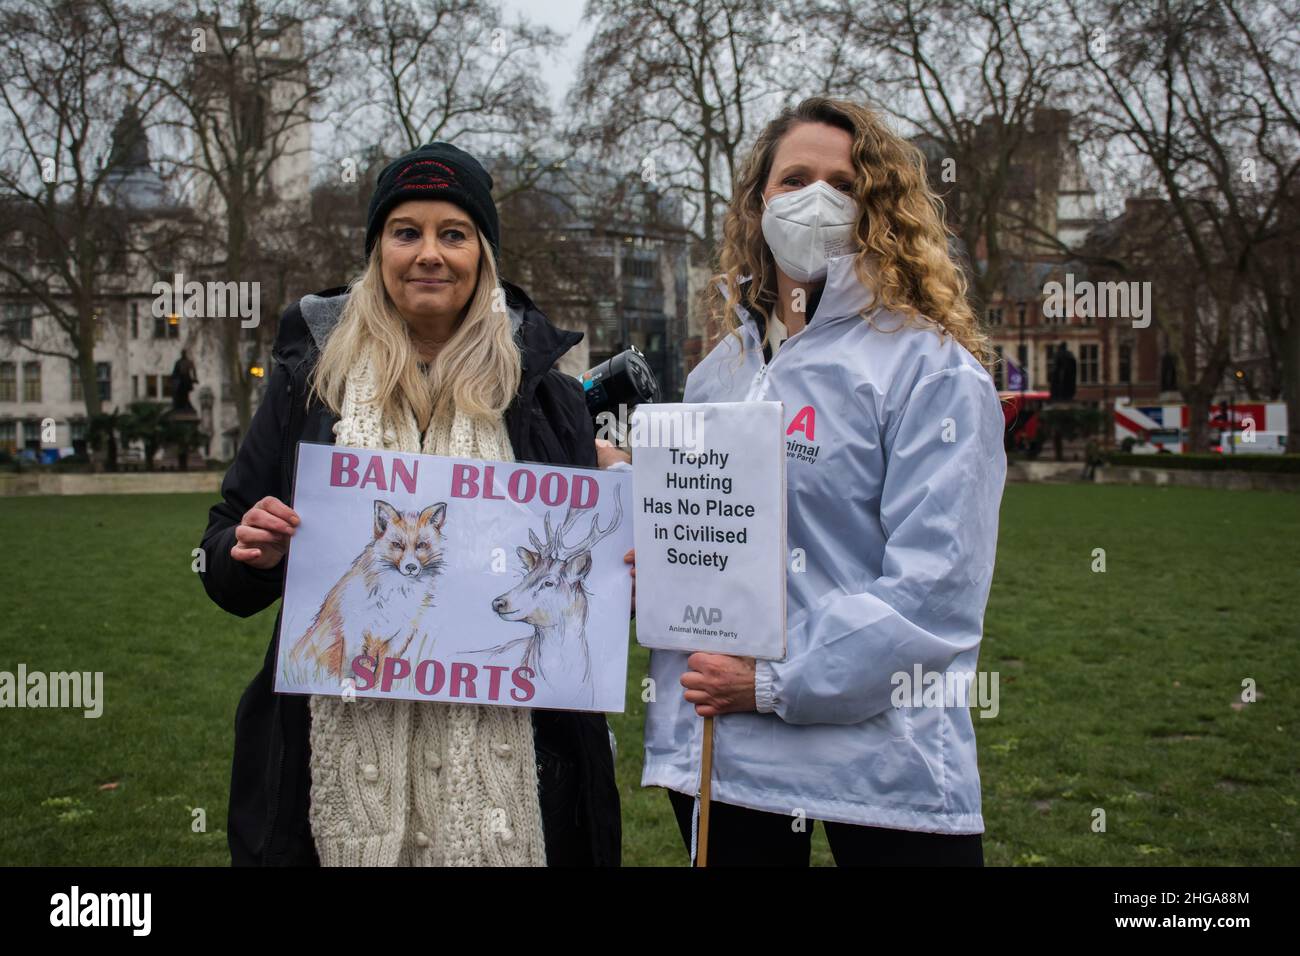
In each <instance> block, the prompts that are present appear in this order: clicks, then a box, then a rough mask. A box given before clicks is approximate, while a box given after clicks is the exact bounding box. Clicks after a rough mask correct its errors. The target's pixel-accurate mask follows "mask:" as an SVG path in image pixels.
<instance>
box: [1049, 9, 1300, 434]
mask: <svg viewBox="0 0 1300 956" xmlns="http://www.w3.org/2000/svg"><path fill="white" fill-rule="evenodd" d="M1067 6H1068V8H1069V11H1070V16H1071V18H1072V20H1073V22H1074V25H1075V34H1076V37H1077V38H1078V40H1079V43H1080V44H1081V46H1082V49H1083V50H1084V53H1085V57H1084V59H1085V62H1086V69H1085V70H1084V71H1083V73H1082V76H1081V82H1083V83H1084V84H1085V86H1084V93H1085V95H1087V96H1088V97H1089V101H1090V102H1091V104H1092V109H1091V113H1092V115H1093V117H1094V127H1095V129H1096V130H1097V132H1098V133H1099V134H1100V135H1104V136H1106V137H1108V138H1109V139H1111V140H1112V141H1114V142H1115V143H1116V144H1117V147H1118V148H1122V149H1126V150H1127V151H1128V152H1129V154H1130V155H1132V156H1133V157H1134V159H1135V161H1137V162H1139V163H1141V164H1142V165H1143V168H1145V169H1146V170H1147V171H1148V173H1149V176H1150V183H1151V186H1152V188H1153V189H1155V190H1156V191H1157V192H1158V195H1159V196H1160V197H1161V198H1162V199H1163V201H1164V203H1165V204H1167V208H1168V211H1169V223H1170V226H1171V227H1172V228H1176V229H1177V231H1178V235H1179V237H1180V239H1181V242H1182V243H1183V244H1184V245H1185V246H1186V248H1187V250H1188V253H1189V256H1190V261H1191V262H1192V263H1194V266H1195V271H1196V281H1197V282H1198V283H1200V284H1201V285H1202V287H1203V289H1204V291H1205V293H1206V296H1205V299H1204V300H1203V302H1204V304H1203V305H1198V307H1197V308H1195V309H1193V310H1192V312H1191V314H1188V313H1187V312H1186V311H1185V310H1184V311H1182V312H1173V311H1171V310H1157V320H1158V321H1161V322H1162V327H1163V329H1164V331H1165V332H1166V334H1167V335H1168V336H1169V338H1170V339H1171V341H1172V343H1173V354H1174V356H1175V360H1176V362H1177V364H1178V377H1179V384H1180V387H1181V390H1182V393H1183V396H1184V398H1185V400H1186V401H1187V403H1188V406H1189V409H1190V413H1191V415H1190V418H1191V445H1192V447H1193V448H1194V449H1196V450H1203V449H1205V448H1207V447H1208V444H1209V434H1208V417H1209V406H1210V403H1211V401H1212V400H1213V398H1214V395H1215V393H1216V392H1218V391H1219V390H1220V389H1221V388H1222V386H1223V380H1224V373H1225V371H1226V370H1227V369H1228V367H1229V363H1230V361H1231V358H1232V355H1231V351H1232V345H1233V342H1234V340H1235V339H1236V338H1238V335H1237V333H1238V326H1239V325H1240V323H1241V322H1242V321H1245V320H1248V318H1249V299H1250V297H1251V294H1252V285H1253V284H1254V283H1256V282H1258V281H1259V280H1260V279H1261V277H1262V278H1264V279H1265V281H1267V278H1268V277H1267V275H1266V274H1265V273H1266V272H1267V270H1264V269H1261V265H1262V263H1261V258H1260V257H1261V255H1263V254H1264V252H1265V250H1267V249H1268V248H1270V246H1271V245H1272V244H1274V243H1276V242H1278V241H1279V240H1282V241H1288V240H1289V241H1294V237H1295V235H1296V229H1297V223H1296V222H1295V220H1294V218H1293V217H1292V216H1289V215H1288V213H1289V212H1290V211H1291V210H1290V209H1289V208H1288V207H1289V205H1290V204H1289V203H1288V197H1292V196H1293V195H1294V192H1295V189H1296V176H1297V173H1298V172H1300V149H1297V147H1298V146H1300V135H1298V134H1300V128H1298V127H1297V125H1296V122H1295V120H1296V103H1295V86H1294V77H1295V74H1294V66H1293V64H1294V63H1295V53H1296V42H1295V38H1294V35H1293V34H1291V33H1290V32H1289V31H1292V30H1293V29H1294V26H1293V24H1291V23H1290V14H1289V13H1288V12H1287V11H1286V10H1285V9H1284V6H1285V5H1284V4H1277V3H1267V4H1259V5H1254V4H1252V5H1251V7H1250V8H1249V12H1248V11H1247V8H1246V7H1245V5H1242V4H1239V3H1234V2H1230V0H1194V2H1184V3H1175V2H1171V0H1158V2H1156V3H1149V2H1136V0H1097V2H1092V3H1088V2H1085V0H1067ZM1288 287H1289V289H1291V290H1294V283H1293V281H1292V282H1288ZM1270 294H1271V295H1272V296H1273V297H1274V299H1275V307H1274V310H1273V314H1274V315H1275V320H1274V321H1275V328H1276V330H1277V335H1278V339H1279V342H1284V343H1285V344H1284V348H1286V349H1289V357H1288V358H1287V360H1288V361H1289V362H1290V363H1291V366H1290V368H1292V369H1294V368H1295V365H1296V364H1297V352H1296V349H1297V347H1298V343H1300V333H1297V332H1294V331H1292V328H1293V323H1291V322H1290V318H1289V309H1290V308H1292V307H1290V306H1288V305H1287V304H1286V302H1285V295H1286V293H1285V292H1284V291H1283V290H1282V289H1275V290H1274V291H1273V292H1272V293H1270ZM1291 294H1293V292H1292V293H1291ZM1266 301H1267V299H1266ZM1289 380H1290V384H1289V386H1288V405H1289V418H1290V422H1291V424H1290V427H1291V429H1292V436H1293V438H1292V440H1295V439H1294V436H1295V435H1296V434H1297V432H1296V429H1297V418H1298V416H1300V407H1297V403H1296V397H1297V396H1296V392H1295V384H1294V383H1295V374H1294V373H1292V374H1290V375H1289Z"/></svg>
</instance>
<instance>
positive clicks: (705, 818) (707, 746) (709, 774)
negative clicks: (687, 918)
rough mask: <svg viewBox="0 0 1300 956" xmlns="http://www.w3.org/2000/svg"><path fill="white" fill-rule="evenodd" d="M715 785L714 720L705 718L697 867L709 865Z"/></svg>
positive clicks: (701, 758)
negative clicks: (710, 805)
mask: <svg viewBox="0 0 1300 956" xmlns="http://www.w3.org/2000/svg"><path fill="white" fill-rule="evenodd" d="M712 783H713V718H712V717H705V718H704V751H703V753H702V754H701V755H700V829H699V832H698V833H697V834H696V837H695V840H696V847H695V865H696V866H708V865H709V795H710V791H711V790H712V786H711V785H712Z"/></svg>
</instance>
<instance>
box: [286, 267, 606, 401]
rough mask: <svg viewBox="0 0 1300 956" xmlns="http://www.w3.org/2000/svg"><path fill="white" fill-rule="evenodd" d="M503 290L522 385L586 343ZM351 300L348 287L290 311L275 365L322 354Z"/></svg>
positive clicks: (517, 293)
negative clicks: (515, 343) (517, 353)
mask: <svg viewBox="0 0 1300 956" xmlns="http://www.w3.org/2000/svg"><path fill="white" fill-rule="evenodd" d="M501 287H502V288H503V289H504V290H505V293H506V308H507V310H508V311H509V314H510V327H511V329H512V330H513V331H514V335H515V341H516V342H517V343H519V349H520V354H521V358H522V369H523V381H527V380H529V379H532V378H536V377H538V376H541V375H545V374H546V373H547V372H548V371H550V370H551V368H553V367H554V365H555V363H556V362H557V361H559V359H560V356H562V355H564V353H565V352H567V351H569V349H571V348H573V347H574V346H575V345H577V344H578V343H579V342H581V341H582V339H583V333H581V332H571V331H568V330H566V329H561V328H558V327H557V326H556V325H555V324H554V323H552V322H551V320H550V319H548V318H547V317H546V315H545V314H544V313H543V312H542V311H541V309H539V308H537V306H536V304H534V302H533V300H532V299H531V298H529V296H528V293H526V292H524V290H523V289H521V288H520V287H519V286H517V285H515V284H514V283H512V282H506V281H504V280H502V282H501ZM348 294H349V292H348V288H347V286H335V287H334V288H332V289H325V290H323V291H321V292H315V293H311V294H309V295H305V296H303V297H302V299H300V300H299V302H298V306H299V307H298V309H297V312H298V315H296V316H295V315H294V311H295V310H292V309H290V310H289V311H288V312H287V313H285V318H284V319H283V320H282V321H281V323H280V331H279V334H278V335H277V336H276V342H275V348H274V350H273V352H274V355H275V357H276V359H277V360H279V361H282V362H284V363H285V364H287V365H288V366H289V367H290V368H294V367H297V366H298V365H299V364H301V363H302V362H303V361H305V360H308V359H311V358H312V357H314V356H315V355H316V354H319V352H320V350H321V348H322V347H324V344H325V340H326V339H327V338H328V337H329V334H330V332H332V331H333V329H334V326H335V325H337V324H338V321H339V318H340V317H341V316H342V315H343V307H344V305H346V304H347V301H348Z"/></svg>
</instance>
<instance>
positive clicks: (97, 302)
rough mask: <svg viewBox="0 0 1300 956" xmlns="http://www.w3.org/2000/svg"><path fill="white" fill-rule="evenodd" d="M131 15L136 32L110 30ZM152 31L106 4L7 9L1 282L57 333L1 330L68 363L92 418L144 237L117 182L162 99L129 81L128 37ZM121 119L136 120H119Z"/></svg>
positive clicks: (0, 71) (1, 21) (1, 55)
mask: <svg viewBox="0 0 1300 956" xmlns="http://www.w3.org/2000/svg"><path fill="white" fill-rule="evenodd" d="M133 17H135V19H134V20H133V21H132V22H133V26H132V29H131V31H128V32H127V33H125V34H122V35H118V34H115V32H114V31H113V30H111V29H109V26H110V24H111V23H112V22H114V21H118V22H122V23H126V22H128V21H131V20H132V18H133ZM144 32H147V30H146V27H145V25H144V24H143V23H142V22H141V21H140V20H139V19H138V17H137V16H136V15H135V14H132V13H131V12H129V11H128V10H126V9H125V8H123V7H118V6H114V5H111V4H109V3H107V2H104V0H100V2H95V0H59V2H57V3H54V4H49V3H36V2H30V0H15V2H13V3H10V4H8V5H6V7H5V8H4V10H3V11H0V105H2V106H3V117H4V119H3V122H2V123H0V127H3V129H4V132H3V133H2V134H0V204H3V206H4V210H5V214H4V217H3V221H4V226H3V227H0V233H2V234H3V237H4V243H5V248H4V251H3V253H2V254H0V279H2V280H3V285H4V286H5V288H6V290H7V291H9V292H10V293H12V294H16V295H19V296H22V297H24V298H29V299H32V300H34V301H35V303H36V304H37V305H38V306H39V309H40V310H41V311H42V312H43V313H44V314H45V315H46V316H48V317H49V318H50V319H51V320H52V322H53V329H52V330H51V331H52V332H53V334H51V335H45V336H43V337H38V338H35V339H32V340H30V341H28V340H23V341H21V342H20V341H19V340H18V339H17V337H16V334H15V330H13V329H6V330H5V334H6V337H7V338H8V339H9V341H11V342H13V343H15V344H20V345H22V346H23V347H24V348H26V349H27V350H29V351H31V352H34V353H36V354H38V355H47V356H54V357H63V358H67V359H68V360H69V361H71V362H72V363H73V365H74V366H75V369H76V371H75V374H76V376H77V377H79V379H80V383H81V386H82V388H81V392H82V395H83V397H84V401H85V404H86V413H87V416H88V417H90V416H95V415H97V414H99V412H100V411H101V400H100V395H99V389H98V387H97V383H96V371H95V356H94V352H95V340H96V335H97V324H98V322H99V318H100V314H101V311H102V310H103V309H104V307H105V304H106V303H105V301H104V300H105V298H106V296H108V295H109V294H111V293H113V292H118V291H121V290H122V285H123V283H124V282H125V281H126V277H127V276H128V275H129V271H130V254H131V252H132V251H133V249H134V247H135V246H136V244H137V243H139V242H147V238H144V234H143V232H142V230H140V229H137V228H135V227H136V225H137V222H136V221H135V220H134V219H133V217H132V214H131V210H129V209H126V208H124V207H123V206H122V205H121V204H120V203H119V202H118V200H119V199H120V198H121V197H119V196H118V195H117V194H116V191H115V189H114V185H115V179H114V177H115V176H116V175H117V174H118V173H120V171H121V163H120V161H123V160H125V159H126V158H127V155H128V154H131V153H134V152H135V151H136V150H137V149H138V148H140V147H141V146H143V143H142V142H139V141H138V140H139V138H140V137H142V136H143V135H144V130H145V123H146V122H147V121H148V119H149V118H150V117H152V115H153V114H154V113H155V112H156V109H157V104H158V99H159V95H160V91H159V90H158V88H157V87H156V86H151V85H148V84H145V85H143V86H137V87H136V88H131V87H129V86H128V85H127V83H126V80H127V79H128V74H127V72H126V71H125V70H124V69H123V68H122V66H121V63H122V61H123V60H124V59H126V58H127V57H126V55H124V53H123V49H122V44H123V43H125V44H127V49H128V50H130V49H132V41H131V40H130V39H129V38H130V37H131V36H132V35H135V36H138V35H140V34H141V33H144ZM124 114H126V115H128V116H131V117H132V120H133V121H132V122H129V123H126V124H123V123H122V120H123V117H124ZM115 132H116V134H117V135H116V137H115ZM114 146H115V147H116V149H117V151H118V154H117V155H113V154H112V150H113V148H114Z"/></svg>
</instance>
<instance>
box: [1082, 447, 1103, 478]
mask: <svg viewBox="0 0 1300 956" xmlns="http://www.w3.org/2000/svg"><path fill="white" fill-rule="evenodd" d="M1105 461H1106V457H1105V456H1104V455H1103V454H1102V453H1101V444H1100V443H1099V442H1098V441H1097V439H1095V438H1089V439H1088V444H1087V445H1085V446H1084V449H1083V462H1084V464H1083V480H1084V481H1096V480H1097V478H1096V476H1097V467H1098V466H1099V465H1101V464H1104V463H1105Z"/></svg>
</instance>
